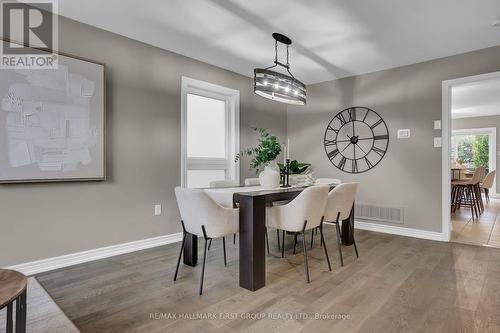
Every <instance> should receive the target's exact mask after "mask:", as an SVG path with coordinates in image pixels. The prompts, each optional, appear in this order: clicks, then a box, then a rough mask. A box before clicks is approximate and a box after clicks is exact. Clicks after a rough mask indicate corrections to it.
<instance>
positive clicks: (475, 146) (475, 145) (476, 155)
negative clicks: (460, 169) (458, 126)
mask: <svg viewBox="0 0 500 333" xmlns="http://www.w3.org/2000/svg"><path fill="white" fill-rule="evenodd" d="M471 162H472V165H474V167H476V168H477V167H478V166H480V165H482V166H483V167H484V168H485V169H486V172H488V166H489V162H490V158H489V144H488V136H487V135H477V136H476V137H475V138H474V141H473V142H472V160H471Z"/></svg>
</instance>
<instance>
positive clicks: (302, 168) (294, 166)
mask: <svg viewBox="0 0 500 333" xmlns="http://www.w3.org/2000/svg"><path fill="white" fill-rule="evenodd" d="M278 166H279V168H280V172H281V173H285V165H284V164H282V163H278ZM310 166H311V163H302V162H299V161H297V160H293V161H290V174H291V175H302V174H304V173H306V172H307V171H308V170H309V167H310Z"/></svg>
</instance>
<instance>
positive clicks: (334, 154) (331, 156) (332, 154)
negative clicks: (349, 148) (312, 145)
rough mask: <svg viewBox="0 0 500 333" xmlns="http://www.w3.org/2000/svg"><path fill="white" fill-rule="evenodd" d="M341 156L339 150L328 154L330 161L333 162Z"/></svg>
mask: <svg viewBox="0 0 500 333" xmlns="http://www.w3.org/2000/svg"><path fill="white" fill-rule="evenodd" d="M338 154H339V150H338V149H337V148H335V149H334V150H332V151H331V152H329V153H328V154H327V156H328V158H329V159H330V160H333V159H334V158H335V156H337V155H338Z"/></svg>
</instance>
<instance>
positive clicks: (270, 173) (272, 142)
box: [235, 128, 281, 188]
mask: <svg viewBox="0 0 500 333" xmlns="http://www.w3.org/2000/svg"><path fill="white" fill-rule="evenodd" d="M253 129H254V130H255V131H258V132H259V135H260V137H259V144H258V145H257V147H254V148H247V149H245V150H243V151H241V152H240V153H239V154H237V155H236V158H235V161H238V160H239V159H240V158H241V156H242V155H249V156H252V157H253V158H252V160H251V161H250V167H251V168H253V169H255V172H256V173H258V172H259V171H260V170H261V169H262V168H263V169H264V170H263V171H262V172H261V173H260V174H259V181H260V185H261V186H263V187H265V188H275V187H279V185H280V172H279V169H278V167H277V165H276V162H275V160H276V158H277V157H278V155H279V154H280V153H281V144H280V143H279V142H278V139H277V138H276V137H275V136H274V135H270V134H269V132H268V131H267V129H265V128H253Z"/></svg>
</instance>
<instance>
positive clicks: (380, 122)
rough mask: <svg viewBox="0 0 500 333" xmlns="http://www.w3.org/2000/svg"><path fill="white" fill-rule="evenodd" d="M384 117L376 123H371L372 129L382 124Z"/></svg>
mask: <svg viewBox="0 0 500 333" xmlns="http://www.w3.org/2000/svg"><path fill="white" fill-rule="evenodd" d="M382 121H383V120H382V119H379V120H378V121H377V122H376V123H375V124H373V125H371V126H370V127H371V129H374V128H375V127H377V126H378V125H380V124H382Z"/></svg>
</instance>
